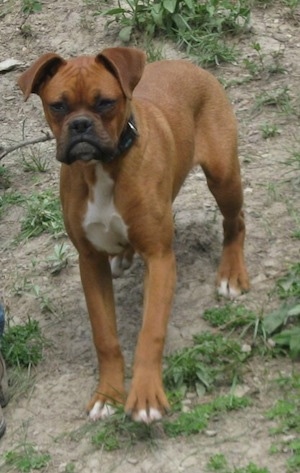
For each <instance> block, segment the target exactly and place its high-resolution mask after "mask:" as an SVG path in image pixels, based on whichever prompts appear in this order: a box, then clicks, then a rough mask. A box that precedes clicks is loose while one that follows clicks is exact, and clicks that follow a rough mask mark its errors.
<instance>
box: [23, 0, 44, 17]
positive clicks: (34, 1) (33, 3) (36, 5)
mask: <svg viewBox="0 0 300 473" xmlns="http://www.w3.org/2000/svg"><path fill="white" fill-rule="evenodd" d="M22 3H23V5H22V10H23V13H26V14H27V15H31V14H33V13H38V12H40V11H41V10H42V4H41V2H40V1H39V0H22Z"/></svg>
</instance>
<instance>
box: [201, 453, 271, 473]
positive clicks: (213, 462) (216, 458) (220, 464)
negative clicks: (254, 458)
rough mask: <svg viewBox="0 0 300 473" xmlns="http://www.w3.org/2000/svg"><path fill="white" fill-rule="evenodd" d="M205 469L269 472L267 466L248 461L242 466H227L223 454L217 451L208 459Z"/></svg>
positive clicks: (255, 472) (221, 471)
mask: <svg viewBox="0 0 300 473" xmlns="http://www.w3.org/2000/svg"><path fill="white" fill-rule="evenodd" d="M207 469H208V471H213V472H219V473H270V471H269V470H268V469H267V468H261V467H258V466H256V465H255V464H254V463H249V464H248V465H247V466H245V467H242V468H234V469H231V468H229V466H228V463H227V460H226V457H225V455H223V454H222V453H217V454H216V455H213V456H212V457H211V458H210V459H209V462H208V464H207Z"/></svg>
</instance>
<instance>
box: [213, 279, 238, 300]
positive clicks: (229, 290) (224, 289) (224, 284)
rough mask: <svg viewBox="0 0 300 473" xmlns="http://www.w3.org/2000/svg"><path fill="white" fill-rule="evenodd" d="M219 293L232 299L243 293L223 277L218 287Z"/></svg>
mask: <svg viewBox="0 0 300 473" xmlns="http://www.w3.org/2000/svg"><path fill="white" fill-rule="evenodd" d="M218 294H219V295H220V296H224V297H229V298H231V299H234V298H236V297H237V296H239V295H240V294H241V291H240V290H239V289H236V288H234V287H231V286H230V285H229V283H228V280H227V279H223V280H222V281H221V282H220V285H219V287H218Z"/></svg>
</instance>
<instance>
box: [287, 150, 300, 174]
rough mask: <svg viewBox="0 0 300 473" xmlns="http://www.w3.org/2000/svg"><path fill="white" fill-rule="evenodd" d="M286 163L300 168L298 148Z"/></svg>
mask: <svg viewBox="0 0 300 473" xmlns="http://www.w3.org/2000/svg"><path fill="white" fill-rule="evenodd" d="M286 164H288V165H291V166H293V168H294V167H296V168H298V170H300V151H299V150H296V151H293V152H292V156H291V157H290V158H289V159H288V160H287V161H286Z"/></svg>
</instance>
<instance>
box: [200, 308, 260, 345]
mask: <svg viewBox="0 0 300 473" xmlns="http://www.w3.org/2000/svg"><path fill="white" fill-rule="evenodd" d="M203 318H204V320H207V321H208V322H209V323H210V324H211V325H212V326H213V327H219V328H220V329H221V330H229V331H231V332H232V331H238V332H239V334H240V336H241V337H243V336H244V335H246V334H248V332H249V331H252V334H253V339H256V337H257V336H259V335H260V336H264V333H263V326H262V321H261V317H259V316H258V315H257V314H255V313H254V312H252V311H251V310H249V309H247V308H246V307H244V306H239V305H235V304H226V305H224V306H221V307H214V308H212V309H207V310H206V311H205V312H204V314H203Z"/></svg>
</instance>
